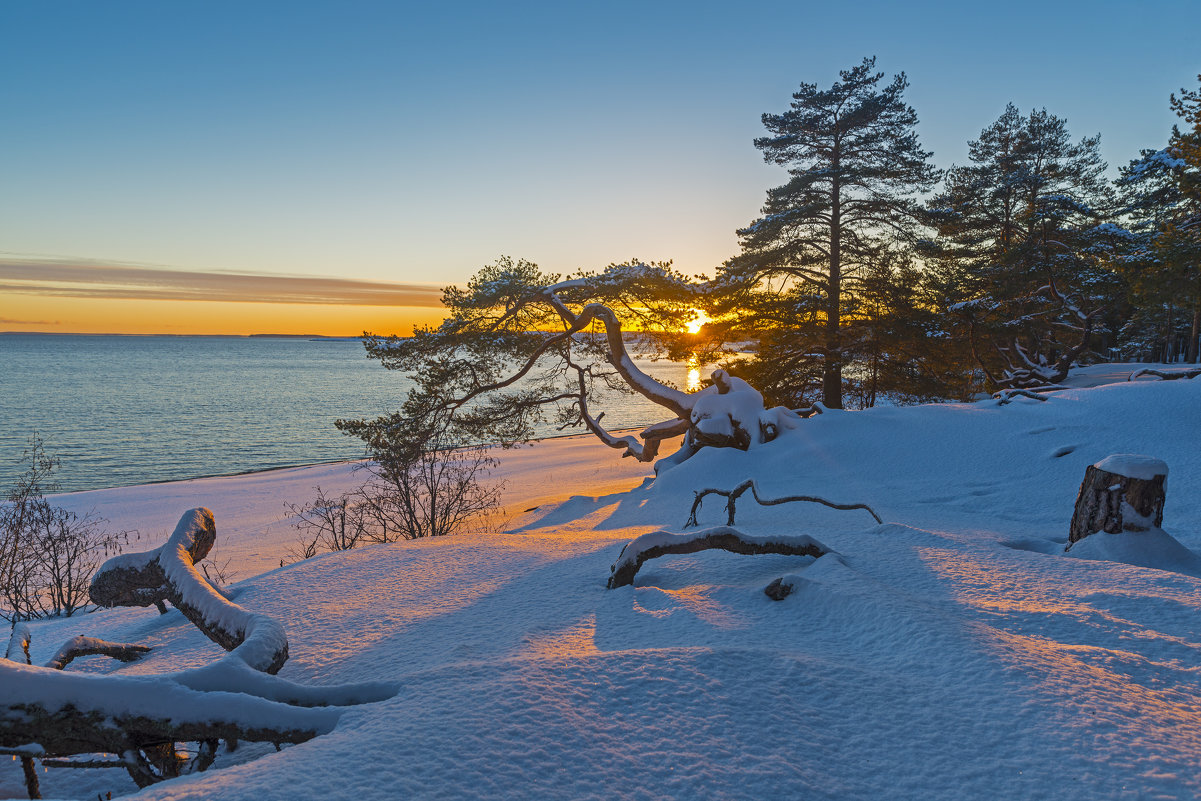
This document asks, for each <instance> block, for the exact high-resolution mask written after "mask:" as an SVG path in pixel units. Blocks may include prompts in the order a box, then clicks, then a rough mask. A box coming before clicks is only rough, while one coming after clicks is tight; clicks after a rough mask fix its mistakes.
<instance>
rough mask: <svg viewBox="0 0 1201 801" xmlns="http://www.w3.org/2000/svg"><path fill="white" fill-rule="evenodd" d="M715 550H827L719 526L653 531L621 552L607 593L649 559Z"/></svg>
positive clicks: (804, 540) (804, 539) (796, 539)
mask: <svg viewBox="0 0 1201 801" xmlns="http://www.w3.org/2000/svg"><path fill="white" fill-rule="evenodd" d="M712 549H718V550H722V551H729V552H730V553H738V554H745V555H754V554H763V553H773V554H782V555H785V556H813V557H818V556H823V555H825V554H827V553H831V551H830V549H829V548H827V547H826V546H825V545H822V544H821V543H820V542H818V541H817V540H815V539H813V538H812V537H810V536H807V535H804V534H802V535H800V536H792V537H756V536H752V535H749V534H744V533H742V532H741V531H739V530H738V529H736V528H731V527H729V526H718V527H716V528H707V529H702V530H700V531H695V532H691V533H688V534H674V533H672V532H669V531H655V532H653V533H651V534H643V535H642V536H641V537H639V538H638V539H636V540H634V541H633V542H630V543H629V544H627V545H626V546H625V547H624V548H622V549H621V554H620V555H619V556H618V557H617V561H616V562H615V563H614V564H613V566H612V567H611V568H610V572H611V575H610V576H609V583H608V587H609V589H611V590H612V589H616V588H617V587H625V586H628V585H630V584H633V583H634V576H635V575H637V574H638V570H639V568H641V567H642V565H643V564H644V563H645V562H647V561H648V560H650V559H655V558H658V557H660V556H667V555H669V554H689V553H697V552H698V551H706V550H712Z"/></svg>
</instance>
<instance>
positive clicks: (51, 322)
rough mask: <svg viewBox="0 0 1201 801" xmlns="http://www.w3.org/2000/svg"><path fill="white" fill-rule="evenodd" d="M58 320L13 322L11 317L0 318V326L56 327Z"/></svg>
mask: <svg viewBox="0 0 1201 801" xmlns="http://www.w3.org/2000/svg"><path fill="white" fill-rule="evenodd" d="M58 324H59V321H58V320H15V319H13V318H12V317H0V325H58Z"/></svg>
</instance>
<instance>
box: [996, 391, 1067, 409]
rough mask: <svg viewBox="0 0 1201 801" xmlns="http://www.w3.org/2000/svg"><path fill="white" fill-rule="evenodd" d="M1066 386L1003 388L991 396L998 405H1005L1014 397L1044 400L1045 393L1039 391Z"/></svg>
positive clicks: (1045, 397)
mask: <svg viewBox="0 0 1201 801" xmlns="http://www.w3.org/2000/svg"><path fill="white" fill-rule="evenodd" d="M1060 389H1066V387H1042V388H1040V389H1004V390H1001V391H1000V392H995V393H993V398H994V399H995V400H996V401H997V405H998V406H1005V405H1007V404H1010V403H1013V401H1014V399H1016V398H1033V399H1034V400H1036V401H1045V400H1046V399H1047V396H1046V395H1043V394H1040V392H1054V391H1057V390H1060Z"/></svg>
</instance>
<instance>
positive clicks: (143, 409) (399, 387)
mask: <svg viewBox="0 0 1201 801" xmlns="http://www.w3.org/2000/svg"><path fill="white" fill-rule="evenodd" d="M639 364H640V365H641V366H642V368H643V369H644V370H646V371H647V372H649V373H651V374H652V375H654V376H656V377H657V378H661V379H667V380H669V381H672V382H673V383H675V384H676V385H677V386H680V387H685V386H686V385H687V384H688V383H689V368H688V366H687V365H685V364H679V363H673V362H667V361H659V362H647V361H640V362H639ZM692 379H693V381H695V379H696V374H695V371H693V376H692ZM408 387H409V383H408V382H407V381H406V379H405V378H404V377H403V376H402V375H400V374H397V373H394V372H391V371H388V370H385V369H384V368H383V367H381V366H380V364H379V362H377V361H374V360H371V359H368V358H367V357H366V354H365V352H364V350H363V345H362V343H361V342H359V341H358V340H329V339H317V340H313V339H295V338H267V337H253V338H250V337H122V336H75V335H71V336H54V335H43V334H5V335H0V491H7V489H8V488H9V487H10V486H11V484H12V481H13V479H14V477H15V476H16V475H18V474H19V473H20V472H21V470H22V468H21V466H20V465H19V463H18V462H19V458H20V455H21V452H22V451H23V450H24V448H25V447H27V445H28V444H29V439H30V437H31V436H32V435H33V434H34V433H37V434H40V435H41V437H42V439H43V440H44V441H45V443H46V450H47V452H49V453H51V454H53V455H54V456H57V457H58V458H59V459H60V460H61V462H62V466H61V469H60V470H59V471H58V479H59V481H60V483H61V484H62V488H63V490H65V491H75V490H84V489H98V488H102V487H116V486H125V485H130V484H143V483H147V482H151V481H169V480H178V479H183V478H194V477H198V476H207V475H225V474H231V473H240V472H245V471H251V470H264V469H269V468H273V467H283V466H288V465H297V464H309V463H314V462H322V461H331V460H338V459H353V458H358V457H361V456H362V455H363V449H362V443H361V442H360V441H359V440H358V439H354V438H351V437H347V436H346V435H344V434H342V433H341V432H339V431H338V430H337V429H336V428H334V421H335V420H337V419H338V418H355V417H376V416H379V415H382V414H386V413H389V412H391V411H394V410H396V409H397V408H399V406H400V403H401V401H402V400H403V399H404V396H405V394H406V392H407V390H408ZM600 410H604V411H605V412H606V414H605V424H606V425H607V426H608V427H610V428H621V427H631V426H642V425H648V424H650V423H654V422H658V421H659V420H663V419H666V417H667V414H666V413H665V410H664V409H662V408H661V407H659V406H656V405H655V404H652V403H650V402H648V401H646V400H645V399H643V398H642V397H641V396H624V395H619V396H615V397H610V398H607V399H606V402H605V403H603V404H602V405H600V406H599V407H598V408H597V409H594V410H593V411H594V412H596V411H600ZM581 430H582V429H581ZM539 433H540V434H542V435H545V436H553V435H558V434H562V433H575V431H574V430H571V431H568V432H558V431H556V430H554V428H553V427H551V426H546V427H544V428H543V429H542V430H541V431H540V432H539Z"/></svg>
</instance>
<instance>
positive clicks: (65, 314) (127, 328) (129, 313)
mask: <svg viewBox="0 0 1201 801" xmlns="http://www.w3.org/2000/svg"><path fill="white" fill-rule="evenodd" d="M443 316H444V314H443V310H442V309H441V308H430V307H417V306H363V305H334V304H328V305H323V304H305V303H256V302H231V301H200V300H142V299H112V298H104V299H100V298H71V297H47V296H43V295H21V296H14V295H8V296H6V297H3V298H0V331H24V332H31V333H54V334H66V333H76V334H224V335H235V336H238V335H249V334H316V335H320V336H359V335H360V334H362V333H363V332H364V331H370V332H372V333H377V334H401V335H407V334H410V333H412V330H413V327H414V326H415V325H433V324H437V323H438V322H440V321H441V320H442V318H443Z"/></svg>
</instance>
